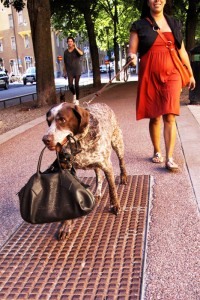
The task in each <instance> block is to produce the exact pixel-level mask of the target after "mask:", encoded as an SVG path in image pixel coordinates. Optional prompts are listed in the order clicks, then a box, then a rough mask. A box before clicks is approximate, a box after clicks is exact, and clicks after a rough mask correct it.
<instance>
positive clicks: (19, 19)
mask: <svg viewBox="0 0 200 300" xmlns="http://www.w3.org/2000/svg"><path fill="white" fill-rule="evenodd" d="M18 24H19V25H21V24H23V14H22V11H19V12H18Z"/></svg>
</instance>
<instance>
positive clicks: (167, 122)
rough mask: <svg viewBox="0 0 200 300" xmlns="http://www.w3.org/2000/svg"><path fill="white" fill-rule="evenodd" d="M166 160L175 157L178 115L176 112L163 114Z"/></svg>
mask: <svg viewBox="0 0 200 300" xmlns="http://www.w3.org/2000/svg"><path fill="white" fill-rule="evenodd" d="M163 121H164V140H165V149H166V161H168V160H169V159H170V158H172V157H173V152H174V146H175V142H176V117H175V115H174V114H167V115H164V116H163Z"/></svg>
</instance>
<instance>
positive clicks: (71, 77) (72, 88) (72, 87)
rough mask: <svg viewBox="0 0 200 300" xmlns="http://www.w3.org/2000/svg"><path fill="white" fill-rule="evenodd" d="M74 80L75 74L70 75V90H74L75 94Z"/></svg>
mask: <svg viewBox="0 0 200 300" xmlns="http://www.w3.org/2000/svg"><path fill="white" fill-rule="evenodd" d="M73 80H74V78H73V76H72V75H69V76H68V83H69V90H70V92H72V94H73V95H75V88H74V85H73Z"/></svg>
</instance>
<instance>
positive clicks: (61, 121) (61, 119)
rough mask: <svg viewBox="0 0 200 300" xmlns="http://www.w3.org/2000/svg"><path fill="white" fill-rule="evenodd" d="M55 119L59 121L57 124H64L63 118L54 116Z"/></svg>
mask: <svg viewBox="0 0 200 300" xmlns="http://www.w3.org/2000/svg"><path fill="white" fill-rule="evenodd" d="M56 121H57V122H58V123H59V124H64V123H65V122H66V120H65V118H63V117H58V118H56Z"/></svg>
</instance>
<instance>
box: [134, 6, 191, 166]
mask: <svg viewBox="0 0 200 300" xmlns="http://www.w3.org/2000/svg"><path fill="white" fill-rule="evenodd" d="M165 4H166V0H146V1H145V2H144V6H143V13H142V16H141V19H140V20H138V21H136V22H134V23H133V24H132V27H131V30H130V31H131V34H130V42H129V59H131V60H132V63H133V64H134V65H136V62H137V56H136V53H137V52H139V56H140V67H139V81H138V93H137V105H136V119H137V120H140V119H143V118H149V119H150V122H149V132H150V137H151V141H152V144H153V148H154V154H153V157H152V161H153V162H154V163H162V162H163V157H162V154H161V148H160V135H161V133H160V128H161V117H162V118H163V122H164V140H165V149H166V168H167V169H169V170H172V171H173V170H177V169H178V165H177V164H176V163H175V162H174V160H173V151H174V146H175V141H176V123H175V116H176V115H179V112H180V93H181V89H182V82H181V76H180V74H179V71H178V70H177V69H176V67H175V65H174V63H173V61H172V59H171V56H170V53H169V50H168V49H167V48H166V45H165V42H164V41H163V40H162V38H161V37H160V36H159V34H158V33H157V31H156V29H160V30H161V31H162V33H163V34H164V35H165V37H166V38H167V40H169V41H171V42H172V44H173V45H175V46H176V48H177V50H178V52H179V55H180V57H181V60H182V62H183V63H184V64H185V65H186V66H187V67H188V69H189V72H190V74H191V77H190V83H189V84H188V87H189V88H190V89H194V88H195V79H194V76H193V72H192V69H191V65H190V61H189V57H188V54H187V52H186V50H185V46H184V43H183V38H182V34H181V24H180V22H179V21H177V20H176V19H174V18H173V17H170V16H168V15H166V14H165V13H164V6H165ZM147 18H149V19H150V20H147ZM149 21H150V22H149ZM151 22H152V24H151ZM152 25H153V26H152Z"/></svg>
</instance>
